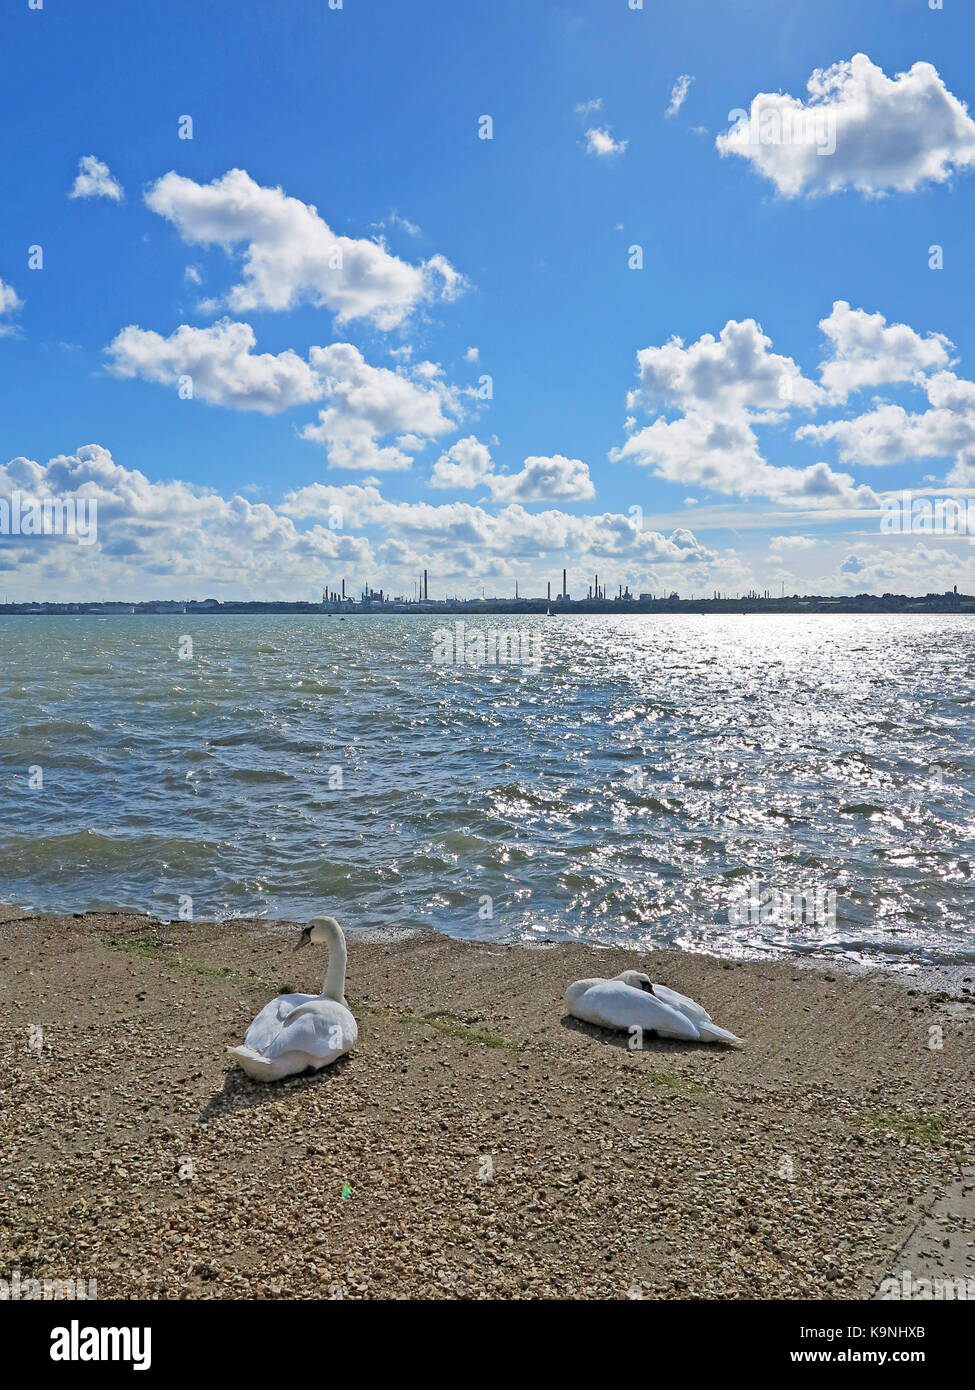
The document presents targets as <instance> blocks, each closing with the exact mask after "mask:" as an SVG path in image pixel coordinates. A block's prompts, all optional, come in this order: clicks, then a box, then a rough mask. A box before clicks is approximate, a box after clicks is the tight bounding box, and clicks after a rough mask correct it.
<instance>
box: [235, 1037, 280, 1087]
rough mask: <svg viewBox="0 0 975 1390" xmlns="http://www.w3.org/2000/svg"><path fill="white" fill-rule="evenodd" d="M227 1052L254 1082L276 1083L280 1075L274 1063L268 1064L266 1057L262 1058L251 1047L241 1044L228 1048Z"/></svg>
mask: <svg viewBox="0 0 975 1390" xmlns="http://www.w3.org/2000/svg"><path fill="white" fill-rule="evenodd" d="M227 1051H228V1052H229V1053H230V1055H231V1057H233V1058H234V1059H235V1060H236V1061H237V1063H238V1064H239V1065H240V1066H241V1067H243V1069H244V1071H245V1072H246V1073H247V1075H248V1076H252V1077H253V1078H254V1080H255V1081H276V1080H277V1078H278V1077H279V1076H280V1074H281V1072H280V1068H279V1066H278V1064H277V1063H276V1062H269V1061H268V1060H267V1058H266V1057H262V1056H261V1054H260V1053H259V1052H255V1051H254V1049H253V1048H252V1047H247V1046H246V1044H242V1045H241V1046H240V1047H228V1048H227Z"/></svg>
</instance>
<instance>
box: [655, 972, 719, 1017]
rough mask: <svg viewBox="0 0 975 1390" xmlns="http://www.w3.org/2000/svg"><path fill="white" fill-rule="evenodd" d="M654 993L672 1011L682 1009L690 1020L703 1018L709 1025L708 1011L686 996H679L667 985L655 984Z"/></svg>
mask: <svg viewBox="0 0 975 1390" xmlns="http://www.w3.org/2000/svg"><path fill="white" fill-rule="evenodd" d="M653 992H654V994H655V995H656V997H657V998H658V999H662V1000H663V1002H664V1003H665V1004H669V1005H670V1007H671V1008H672V1009H680V1011H681V1013H682V1014H687V1016H688V1018H703V1019H706V1020H707V1021H708V1022H709V1023H710V1021H711V1015H710V1014H709V1013H708V1011H707V1009H705V1008H702V1006H701V1005H700V1004H698V1003H696V1002H695V1000H693V999H689V998H688V997H687V995H686V994H678V993H677V991H676V989H668V987H667V986H666V985H658V984H657V983H656V981H655V982H654V986H653Z"/></svg>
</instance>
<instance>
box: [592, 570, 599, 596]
mask: <svg viewBox="0 0 975 1390" xmlns="http://www.w3.org/2000/svg"><path fill="white" fill-rule="evenodd" d="M593 589H594V594H593V597H594V598H599V575H598V574H597V575H596V583H595V584H594V585H593Z"/></svg>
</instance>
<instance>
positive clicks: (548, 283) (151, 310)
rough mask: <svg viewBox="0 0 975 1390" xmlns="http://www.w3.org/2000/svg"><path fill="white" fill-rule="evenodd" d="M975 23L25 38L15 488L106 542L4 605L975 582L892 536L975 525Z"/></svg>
mask: <svg viewBox="0 0 975 1390" xmlns="http://www.w3.org/2000/svg"><path fill="white" fill-rule="evenodd" d="M968 8H969V7H966V6H965V5H963V4H962V3H960V0H945V7H944V8H943V9H941V10H932V9H930V8H929V5H928V3H927V0H858V3H857V4H856V5H850V4H848V3H845V2H844V0H818V3H802V2H801V0H797V3H793V4H791V5H789V6H783V5H782V4H781V3H777V2H776V0H751V2H750V3H749V2H746V0H741V3H718V2H717V0H683V3H682V4H680V5H664V4H662V3H660V2H659V0H645V6H644V8H643V9H636V10H632V9H630V8H629V0H587V2H586V3H584V4H583V3H564V4H559V5H556V4H546V3H530V4H526V3H524V2H522V3H508V2H507V0H491V3H465V4H462V5H458V4H456V3H448V0H427V3H422V2H421V3H411V4H409V5H403V4H401V3H393V0H344V4H343V7H342V9H341V10H330V9H328V8H327V6H326V4H325V3H324V0H322V3H316V4H302V5H288V6H281V5H280V4H279V3H263V2H258V0H238V3H235V4H233V5H231V4H226V3H222V0H218V2H217V3H212V4H208V5H206V6H201V5H199V4H198V3H193V4H190V3H184V0H171V3H168V4H167V5H165V6H132V5H131V4H124V3H121V2H119V3H114V2H113V0H96V3H93V4H91V5H84V6H82V5H78V4H69V3H59V2H58V0H44V5H43V8H42V9H41V10H32V9H30V8H28V4H27V0H23V3H17V4H14V5H11V6H9V7H8V8H7V10H6V12H5V15H4V18H3V20H2V25H3V40H4V50H5V53H6V55H7V62H6V65H5V66H6V81H5V83H4V90H3V94H2V96H0V105H2V108H3V121H4V129H5V130H6V132H7V137H8V138H7V140H6V141H5V157H4V161H3V171H2V178H3V185H4V186H3V197H2V200H0V283H2V286H3V287H4V288H3V290H2V291H0V307H2V308H3V312H2V313H0V362H2V371H3V380H4V384H5V390H4V406H3V416H2V424H3V438H2V444H3V449H2V452H0V465H4V466H5V467H0V497H3V496H5V495H8V494H10V493H11V492H13V491H14V490H19V491H21V492H23V493H24V494H31V495H33V494H39V495H46V494H47V493H50V494H51V495H54V496H58V497H69V496H75V495H88V496H96V497H97V499H98V509H99V523H98V540H97V542H96V543H95V544H93V545H87V546H81V545H78V544H77V543H75V541H74V540H72V539H70V538H64V537H49V538H39V537H36V536H0V569H2V573H0V590H2V591H3V592H5V593H6V594H8V595H9V596H10V597H15V598H30V597H46V596H50V597H62V598H67V597H72V596H77V597H89V598H91V597H120V596H127V597H128V596H131V597H141V596H148V595H153V594H158V595H165V596H170V597H185V596H188V595H199V594H201V593H202V591H203V590H206V592H207V593H211V592H212V593H215V594H218V595H219V596H228V597H229V596H244V595H251V596H254V597H269V596H281V597H299V598H309V597H312V596H313V595H314V594H315V593H316V592H317V591H320V589H321V586H322V585H323V584H325V583H327V584H329V585H332V584H334V583H335V582H336V580H338V579H340V578H341V577H342V576H343V575H345V577H346V578H347V579H348V580H349V582H350V584H360V583H362V582H365V581H369V582H372V583H374V584H375V585H376V586H377V587H378V586H379V585H380V584H382V585H383V586H384V587H387V588H393V589H397V590H401V591H404V592H411V591H412V579H413V577H414V576H415V575H416V573H417V572H418V570H419V569H420V568H422V567H423V566H426V567H428V568H429V569H430V571H431V573H432V574H433V575H435V576H436V579H435V585H434V591H435V592H440V591H444V590H446V591H449V592H454V591H459V592H477V591H478V590H479V589H480V587H482V586H483V587H485V589H486V591H487V592H488V593H492V592H498V593H508V592H512V591H513V587H514V582H515V580H516V579H518V580H519V581H520V582H521V585H522V592H523V593H524V592H533V591H541V589H542V587H543V584H544V581H545V580H546V579H552V580H553V581H555V580H557V578H558V577H559V575H560V573H561V568H562V566H563V565H568V567H569V569H570V573H572V574H574V575H575V576H576V579H575V583H574V586H573V587H574V589H575V591H576V592H578V591H579V590H580V586H582V585H583V575H584V574H585V575H587V576H588V575H589V574H591V572H592V570H593V569H594V568H598V569H599V571H600V573H601V574H603V575H605V576H606V577H607V578H608V579H609V581H610V582H611V583H613V584H614V585H615V584H616V583H618V582H623V583H628V584H630V585H631V586H632V587H633V588H634V589H635V590H637V591H642V590H646V589H650V590H654V591H659V590H660V589H662V588H666V589H668V590H669V589H677V590H678V591H679V592H681V593H691V592H698V593H701V592H710V591H711V590H712V589H715V588H719V589H722V590H730V591H732V592H735V591H739V590H742V591H743V590H746V589H748V588H750V587H752V586H753V585H756V586H758V587H766V586H773V585H774V586H775V587H778V585H779V583H780V582H782V580H785V582H786V586H787V588H788V589H789V590H793V589H798V590H806V591H819V592H822V591H839V590H841V589H852V590H854V591H858V590H860V589H868V590H869V589H876V590H878V591H879V590H883V589H895V590H897V591H903V590H907V591H917V590H920V591H922V592H923V591H924V590H925V589H927V588H933V589H942V588H945V587H950V584H951V583H953V582H958V583H959V584H960V586H961V587H963V588H965V587H966V586H967V588H968V590H969V591H971V590H973V589H975V561H973V559H972V558H971V554H972V548H971V545H970V544H969V541H968V538H967V537H958V536H940V535H927V534H915V535H899V536H889V535H886V534H882V533H881V531H880V524H879V521H880V508H881V505H882V502H883V499H884V497H885V496H890V495H892V494H898V493H899V492H900V490H901V489H904V488H910V489H912V490H913V491H915V492H919V493H920V492H925V493H927V494H930V495H937V496H946V495H949V494H950V495H952V496H958V497H961V498H966V497H967V496H969V495H973V496H975V488H973V484H975V404H973V403H972V401H969V399H968V395H967V394H966V387H967V386H968V384H969V381H970V379H971V378H972V377H975V340H973V338H975V335H973V328H972V322H971V317H972V316H971V312H970V305H971V287H972V277H973V273H975V272H973V268H972V256H971V238H972V233H971V230H970V229H971V226H972V224H973V204H972V199H973V188H975V182H973V168H972V166H975V125H973V124H972V122H971V120H970V118H969V117H968V115H967V113H966V111H965V105H967V104H969V103H970V102H972V101H973V100H975V82H973V79H972V77H971V73H970V64H969V62H968V61H967V60H968V55H970V53H971V52H972V47H973V45H972V40H973V37H975V32H973V31H975V19H973V17H972V15H971V13H970V11H969V13H966V9H968ZM858 54H860V55H866V56H865V57H864V58H862V59H857V60H854V55H858ZM851 60H854V61H853V62H852V63H851ZM837 64H841V65H845V66H844V67H843V68H842V69H838V70H837V71H836V73H835V74H834V78H833V80H832V85H831V86H830V88H829V91H827V92H826V94H825V95H824V96H821V97H819V98H817V99H815V100H813V98H812V97H811V94H810V92H809V91H808V90H807V83H808V82H809V81H810V78H811V77H812V75H813V74H814V72H815V71H816V70H828V69H831V68H833V67H834V65H837ZM917 64H920V65H930V66H922V67H915V65H917ZM899 74H907V76H906V77H905V78H903V80H902V79H901V78H900V77H899V76H898V75H899ZM682 76H683V77H684V78H685V79H689V80H687V81H685V83H684V84H682V85H683V86H686V95H684V97H683V100H682V101H681V102H680V104H679V107H677V109H674V110H672V111H671V113H670V114H667V108H668V105H669V104H670V103H671V101H672V94H673V92H674V89H675V84H678V83H679V82H680V79H681V78H682ZM678 90H680V87H678ZM783 94H787V96H791V97H792V98H795V99H797V101H799V102H803V103H806V105H807V108H808V110H809V112H810V113H811V114H812V115H813V116H814V117H818V119H819V120H820V127H818V130H819V135H818V136H817V139H818V140H819V143H820V146H821V147H822V148H824V149H825V148H826V146H827V144H829V143H832V144H835V149H832V150H829V151H828V152H825V153H823V154H819V153H818V151H817V150H816V149H815V148H813V147H812V145H811V143H810V139H806V141H805V145H803V141H802V139H800V138H799V137H798V136H797V135H795V134H793V135H792V137H791V138H790V137H789V135H788V132H786V133H785V134H783V133H782V122H781V121H780V128H779V133H778V134H776V130H775V127H774V124H773V125H772V126H770V131H771V134H770V135H769V137H768V139H767V141H765V142H764V143H761V142H758V141H756V140H754V139H753V140H752V142H751V143H750V144H749V143H747V141H746V142H745V143H740V144H739V146H738V147H737V148H727V147H726V150H725V152H724V153H722V151H721V149H720V148H719V146H718V144H717V143H716V142H717V141H718V139H719V137H722V136H724V135H726V134H727V132H728V130H729V126H730V125H731V121H730V117H729V113H730V112H731V111H733V110H735V109H743V110H752V111H753V113H754V112H755V111H757V110H760V111H762V112H771V113H772V115H773V116H775V115H776V113H778V114H779V116H781V115H782V113H783V112H785V110H786V107H785V106H784V105H782V104H781V103H783V102H785V100H786V96H783ZM810 101H812V106H809V103H810ZM753 102H755V103H757V107H755V108H753V106H752V103H753ZM185 115H189V116H191V117H192V122H193V138H192V139H180V138H178V130H179V120H180V118H181V117H182V116H185ZM483 116H490V118H491V120H492V122H493V131H492V136H493V138H491V139H481V138H479V129H481V128H483V125H482V124H479V123H480V122H481V118H482V117H483ZM969 127H971V129H969ZM756 129H757V127H756ZM813 129H814V128H813V126H810V127H808V129H807V134H808V131H810V130H813ZM814 133H815V131H814ZM746 134H747V132H746ZM744 139H745V136H744V135H743V140H744ZM82 160H85V161H86V164H85V165H84V166H83V168H82V167H81V165H80V161H82ZM79 169H81V172H82V174H83V175H84V174H85V171H87V178H86V180H84V179H83V182H82V184H81V185H78V186H76V184H75V180H76V178H77V177H78V175H79ZM232 170H238V171H241V173H240V174H239V175H238V176H235V178H234V179H230V180H228V177H227V176H228V173H229V171H232ZM168 175H171V176H172V178H171V179H169V180H167V179H166V176H168ZM160 181H162V182H160ZM73 190H74V191H75V193H76V195H77V196H73V197H72V196H69V194H70V193H71V192H72V191H73ZM312 206H313V207H314V208H315V209H316V210H317V213H312V212H310V211H309V210H308V209H309V208H311V207H312ZM269 227H271V228H272V230H271V231H269V230H268V228H269ZM215 228H216V229H217V231H215V230H214V229H215ZM323 229H324V230H323ZM335 238H347V239H348V240H347V241H345V242H342V243H341V246H342V247H343V248H344V250H345V261H346V262H347V263H344V264H343V265H341V266H337V267H336V266H324V265H323V262H322V255H323V253H324V252H326V251H327V248H328V245H329V244H330V239H331V241H332V242H334V239H335ZM933 245H937V246H940V247H942V248H943V268H941V269H931V268H930V267H929V247H931V246H933ZM36 246H40V247H42V248H43V267H42V268H39V269H30V268H28V248H30V247H36ZM633 247H639V248H640V254H641V255H642V261H643V266H642V269H635V268H631V267H630V265H629V264H628V262H629V261H630V260H632V259H633V252H632V250H631V248H633ZM371 248H372V249H371ZM248 257H250V258H251V262H252V267H251V270H250V271H248V269H247V264H246V261H247V258H248ZM35 259H36V257H35ZM254 264H256V266H257V268H256V269H254ZM343 277H344V279H343ZM837 302H840V303H841V304H843V305H848V306H849V310H848V311H847V310H845V309H840V310H838V311H836V310H834V309H833V306H834V304H836V303H837ZM831 315H832V318H830V316H831ZM824 319H829V321H830V322H831V324H832V325H833V329H834V334H833V338H832V339H829V338H827V337H825V336H824V334H823V332H822V331H821V329H820V327H819V325H820V322H821V321H822V320H824ZM729 322H731V323H732V324H734V323H737V324H738V325H741V326H742V327H739V328H738V329H733V330H732V331H731V332H730V334H727V335H726V337H725V338H724V339H722V338H721V337H720V335H721V334H722V330H725V328H726V325H728V324H729ZM215 325H223V327H220V328H217V327H215ZM244 325H246V327H243V326H244ZM748 325H751V326H750V327H749V326H748ZM705 334H712V335H714V336H715V338H718V339H719V342H718V344H717V345H708V344H704V345H702V344H700V342H699V340H700V339H701V337H702V335H705ZM120 335H122V336H121V337H120ZM763 335H764V336H763ZM675 336H676V337H677V338H679V339H680V340H681V343H682V346H680V347H678V348H676V349H671V350H667V349H666V345H667V344H668V342H669V340H671V339H673V338H674V337H675ZM766 340H771V341H770V342H768V341H766ZM831 344H832V345H831ZM472 348H475V349H476V350H477V353H476V360H475V359H474V358H473V354H471V352H470V349H472ZM638 353H646V354H648V355H647V356H646V357H645V358H644V359H641V366H640V375H639V377H638V358H637V354H638ZM282 355H283V356H282ZM255 357H256V359H257V360H256V361H252V360H251V359H253V358H255ZM273 358H276V359H278V360H277V361H274V360H272V359H273ZM830 359H832V360H833V364H834V369H833V371H832V374H830V373H829V372H827V374H826V376H825V377H824V376H823V374H822V373H821V371H820V368H821V364H822V363H823V362H824V361H829V360H830ZM422 364H434V365H433V366H429V367H428V366H423V365H422ZM485 377H489V378H490V389H491V396H490V399H485V398H484V393H485V386H484V378H485ZM187 379H189V380H190V383H191V387H192V392H193V396H192V399H185V398H184V397H185V395H186V387H185V382H186V380H187ZM180 381H183V383H184V386H183V388H182V389H181V387H180ZM783 381H784V382H786V387H785V388H784V389H785V390H786V391H787V392H788V393H789V394H787V395H786V396H783V395H782V389H781V386H780V389H778V390H777V392H773V395H775V394H777V395H778V400H775V399H773V398H771V397H770V395H769V391H770V382H772V383H779V384H781V383H782V382H783ZM826 381H828V382H829V383H830V384H829V385H824V382H826ZM790 383H791V384H790ZM478 391H480V395H478V394H477V393H478ZM631 392H636V393H637V394H636V397H635V398H633V399H631V400H630V401H629V402H628V400H627V395H628V393H631ZM973 392H975V388H973ZM973 400H975V395H973ZM322 412H327V413H328V419H327V421H325V422H324V423H323V422H322V420H321V415H322ZM628 421H629V423H627V422H628ZM655 422H656V423H655ZM387 426H388V427H389V428H388V429H387V428H386V427H387ZM803 430H804V431H805V432H804V433H802V434H800V435H799V437H797V431H803ZM86 446H87V447H86ZM79 450H82V452H81V453H80V454H79V452H78V451H79ZM51 460H55V461H56V462H55V463H53V464H52V463H51V462H50V461H51ZM404 460H405V462H404ZM8 461H9V462H8ZM438 461H439V462H438ZM526 461H527V462H526ZM391 465H395V466H391ZM817 469H818V471H816V470H817ZM810 470H812V471H810ZM235 496H236V497H237V498H238V501H236V502H235V501H234V498H235ZM634 509H637V510H634Z"/></svg>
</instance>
